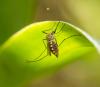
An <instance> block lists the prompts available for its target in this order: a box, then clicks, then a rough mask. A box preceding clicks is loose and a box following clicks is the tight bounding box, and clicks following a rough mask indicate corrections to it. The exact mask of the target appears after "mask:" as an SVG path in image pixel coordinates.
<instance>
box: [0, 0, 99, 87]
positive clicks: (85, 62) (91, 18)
mask: <svg viewBox="0 0 100 87" xmlns="http://www.w3.org/2000/svg"><path fill="white" fill-rule="evenodd" d="M99 9H100V1H99V0H3V1H1V2H0V44H1V45H2V44H3V43H4V42H5V41H6V40H7V39H8V38H9V37H10V36H11V35H12V34H14V33H15V32H17V31H18V30H20V29H21V28H22V27H24V26H26V25H28V24H30V23H33V22H37V21H44V20H64V21H67V22H70V23H72V24H74V25H76V26H78V27H80V28H81V29H84V30H85V31H86V32H88V33H89V34H90V35H91V36H92V37H93V38H95V39H96V40H97V41H100V39H99V38H100V10H99ZM27 87H100V57H99V55H98V54H97V53H96V52H94V53H91V54H88V55H85V56H83V57H82V58H80V60H78V61H75V62H73V63H72V64H69V65H67V66H66V67H64V68H63V69H62V70H61V71H59V72H57V73H56V74H55V75H53V76H48V77H44V78H42V79H40V80H36V81H33V83H31V84H30V85H29V86H27Z"/></svg>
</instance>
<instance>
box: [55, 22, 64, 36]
mask: <svg viewBox="0 0 100 87" xmlns="http://www.w3.org/2000/svg"><path fill="white" fill-rule="evenodd" d="M64 26H65V24H63V25H62V27H61V29H60V31H58V32H57V33H55V34H58V33H60V32H61V30H62V29H63V28H64Z"/></svg>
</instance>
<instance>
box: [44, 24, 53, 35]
mask: <svg viewBox="0 0 100 87" xmlns="http://www.w3.org/2000/svg"><path fill="white" fill-rule="evenodd" d="M54 26H55V24H53V26H52V27H51V28H50V29H47V30H44V31H42V32H43V33H45V34H47V33H46V31H49V30H51V29H53V27H54Z"/></svg>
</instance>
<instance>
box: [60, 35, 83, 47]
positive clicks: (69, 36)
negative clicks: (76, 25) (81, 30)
mask: <svg viewBox="0 0 100 87" xmlns="http://www.w3.org/2000/svg"><path fill="white" fill-rule="evenodd" d="M75 36H81V35H71V36H69V37H67V38H65V39H63V40H62V41H61V43H60V44H59V46H60V45H61V44H62V43H63V42H64V41H65V40H67V39H69V38H72V37H75Z"/></svg>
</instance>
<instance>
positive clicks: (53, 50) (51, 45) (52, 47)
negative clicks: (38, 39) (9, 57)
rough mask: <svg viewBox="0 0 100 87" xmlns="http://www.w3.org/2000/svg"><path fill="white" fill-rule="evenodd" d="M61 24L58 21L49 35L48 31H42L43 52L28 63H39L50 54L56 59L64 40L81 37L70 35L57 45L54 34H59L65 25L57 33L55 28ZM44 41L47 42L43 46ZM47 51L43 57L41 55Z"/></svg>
mask: <svg viewBox="0 0 100 87" xmlns="http://www.w3.org/2000/svg"><path fill="white" fill-rule="evenodd" d="M60 23H61V22H60V21H59V22H58V23H57V25H56V27H55V29H54V30H53V31H51V32H49V33H47V32H46V31H49V30H50V29H49V30H44V31H42V32H43V33H44V34H45V35H46V38H45V39H43V43H44V46H45V49H44V51H43V52H42V53H41V54H40V55H39V56H38V57H37V58H35V59H34V60H33V61H28V62H37V61H40V60H42V59H44V58H45V57H47V56H48V55H50V56H51V54H53V55H54V56H55V57H56V58H58V57H59V46H60V45H61V44H62V43H63V42H64V41H65V40H66V39H69V38H71V37H75V36H81V35H71V36H69V37H66V38H65V39H63V40H62V41H61V43H60V44H58V43H57V40H56V37H55V34H58V33H59V32H61V30H62V29H63V28H64V26H65V24H63V25H62V27H61V29H60V30H59V31H58V32H57V28H58V26H59V24H60ZM45 41H46V42H47V43H46V44H45ZM46 50H47V51H48V52H47V54H46V55H45V56H43V57H41V56H42V54H43V53H44V52H45V51H46Z"/></svg>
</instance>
